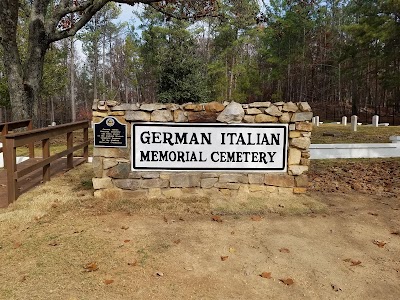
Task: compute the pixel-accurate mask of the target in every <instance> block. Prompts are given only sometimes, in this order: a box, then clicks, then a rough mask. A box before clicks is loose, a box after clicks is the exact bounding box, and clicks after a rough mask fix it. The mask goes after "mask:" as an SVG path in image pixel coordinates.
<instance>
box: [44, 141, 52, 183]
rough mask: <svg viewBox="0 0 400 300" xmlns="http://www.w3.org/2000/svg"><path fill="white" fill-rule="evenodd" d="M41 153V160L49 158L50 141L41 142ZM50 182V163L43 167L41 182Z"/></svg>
mask: <svg viewBox="0 0 400 300" xmlns="http://www.w3.org/2000/svg"><path fill="white" fill-rule="evenodd" d="M42 153H43V159H46V158H48V157H50V140H49V139H44V140H42ZM49 180H50V163H48V164H47V165H45V166H43V182H46V181H49Z"/></svg>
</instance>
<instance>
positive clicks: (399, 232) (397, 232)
mask: <svg viewBox="0 0 400 300" xmlns="http://www.w3.org/2000/svg"><path fill="white" fill-rule="evenodd" d="M390 234H394V235H400V230H397V231H392V232H391V233H390Z"/></svg>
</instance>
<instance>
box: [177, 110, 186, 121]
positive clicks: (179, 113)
mask: <svg viewBox="0 0 400 300" xmlns="http://www.w3.org/2000/svg"><path fill="white" fill-rule="evenodd" d="M187 121H188V117H187V113H186V112H184V111H183V110H180V109H178V110H175V111H174V122H175V123H185V122H187Z"/></svg>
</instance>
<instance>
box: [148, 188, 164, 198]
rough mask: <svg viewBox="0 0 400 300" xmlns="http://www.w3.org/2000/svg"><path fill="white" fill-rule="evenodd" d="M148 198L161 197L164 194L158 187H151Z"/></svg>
mask: <svg viewBox="0 0 400 300" xmlns="http://www.w3.org/2000/svg"><path fill="white" fill-rule="evenodd" d="M148 197H149V199H161V198H163V197H164V195H163V194H162V193H161V189H160V188H151V189H149V193H148Z"/></svg>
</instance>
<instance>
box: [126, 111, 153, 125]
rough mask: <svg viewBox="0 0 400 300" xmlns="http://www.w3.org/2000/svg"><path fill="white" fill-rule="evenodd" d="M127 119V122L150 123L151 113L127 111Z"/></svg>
mask: <svg viewBox="0 0 400 300" xmlns="http://www.w3.org/2000/svg"><path fill="white" fill-rule="evenodd" d="M125 119H126V120H127V121H141V122H149V121H150V113H148V112H145V111H131V110H129V111H127V112H126V114H125Z"/></svg>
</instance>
